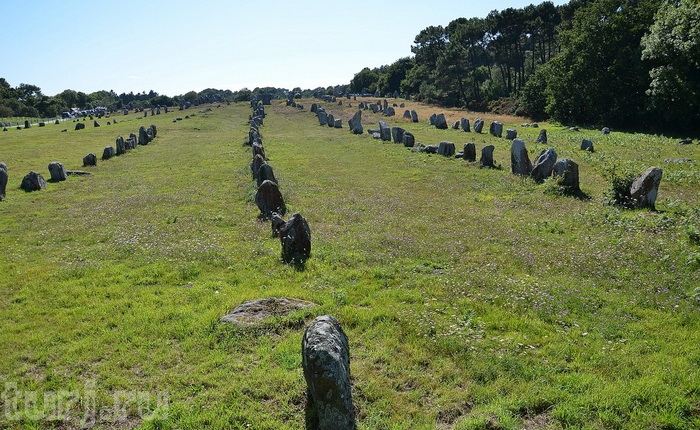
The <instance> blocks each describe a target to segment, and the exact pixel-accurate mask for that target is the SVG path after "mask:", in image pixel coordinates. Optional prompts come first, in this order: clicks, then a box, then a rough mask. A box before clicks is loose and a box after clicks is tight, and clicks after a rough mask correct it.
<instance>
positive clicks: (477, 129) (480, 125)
mask: <svg viewBox="0 0 700 430" xmlns="http://www.w3.org/2000/svg"><path fill="white" fill-rule="evenodd" d="M483 129H484V120H483V119H481V118H477V119H476V121H474V133H481V130H483Z"/></svg>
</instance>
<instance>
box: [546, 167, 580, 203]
mask: <svg viewBox="0 0 700 430" xmlns="http://www.w3.org/2000/svg"><path fill="white" fill-rule="evenodd" d="M552 176H554V177H556V178H559V186H561V187H562V188H563V190H564V192H565V193H567V194H578V193H580V192H581V187H580V186H579V179H578V164H576V163H575V162H573V161H572V160H569V159H568V158H562V159H559V160H557V162H556V163H554V169H553V170H552Z"/></svg>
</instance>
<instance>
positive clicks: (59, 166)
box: [49, 161, 68, 182]
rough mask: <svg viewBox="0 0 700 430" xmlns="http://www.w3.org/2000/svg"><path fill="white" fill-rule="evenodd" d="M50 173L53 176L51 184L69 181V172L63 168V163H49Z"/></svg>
mask: <svg viewBox="0 0 700 430" xmlns="http://www.w3.org/2000/svg"><path fill="white" fill-rule="evenodd" d="M49 173H50V174H51V182H61V181H65V180H66V179H68V172H66V168H65V167H63V163H59V162H58V161H52V162H51V163H49Z"/></svg>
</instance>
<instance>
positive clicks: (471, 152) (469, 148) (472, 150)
mask: <svg viewBox="0 0 700 430" xmlns="http://www.w3.org/2000/svg"><path fill="white" fill-rule="evenodd" d="M463 157H464V159H465V160H467V161H471V162H474V161H476V145H475V144H474V142H467V143H465V144H464V151H463Z"/></svg>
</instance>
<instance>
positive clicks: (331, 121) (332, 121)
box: [326, 113, 335, 128]
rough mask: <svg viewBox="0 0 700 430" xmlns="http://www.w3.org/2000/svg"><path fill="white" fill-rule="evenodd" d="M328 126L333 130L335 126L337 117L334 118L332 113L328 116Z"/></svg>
mask: <svg viewBox="0 0 700 430" xmlns="http://www.w3.org/2000/svg"><path fill="white" fill-rule="evenodd" d="M326 124H327V125H328V127H330V128H333V127H334V126H335V117H334V116H333V114H332V113H329V114H328V116H327V117H326Z"/></svg>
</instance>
